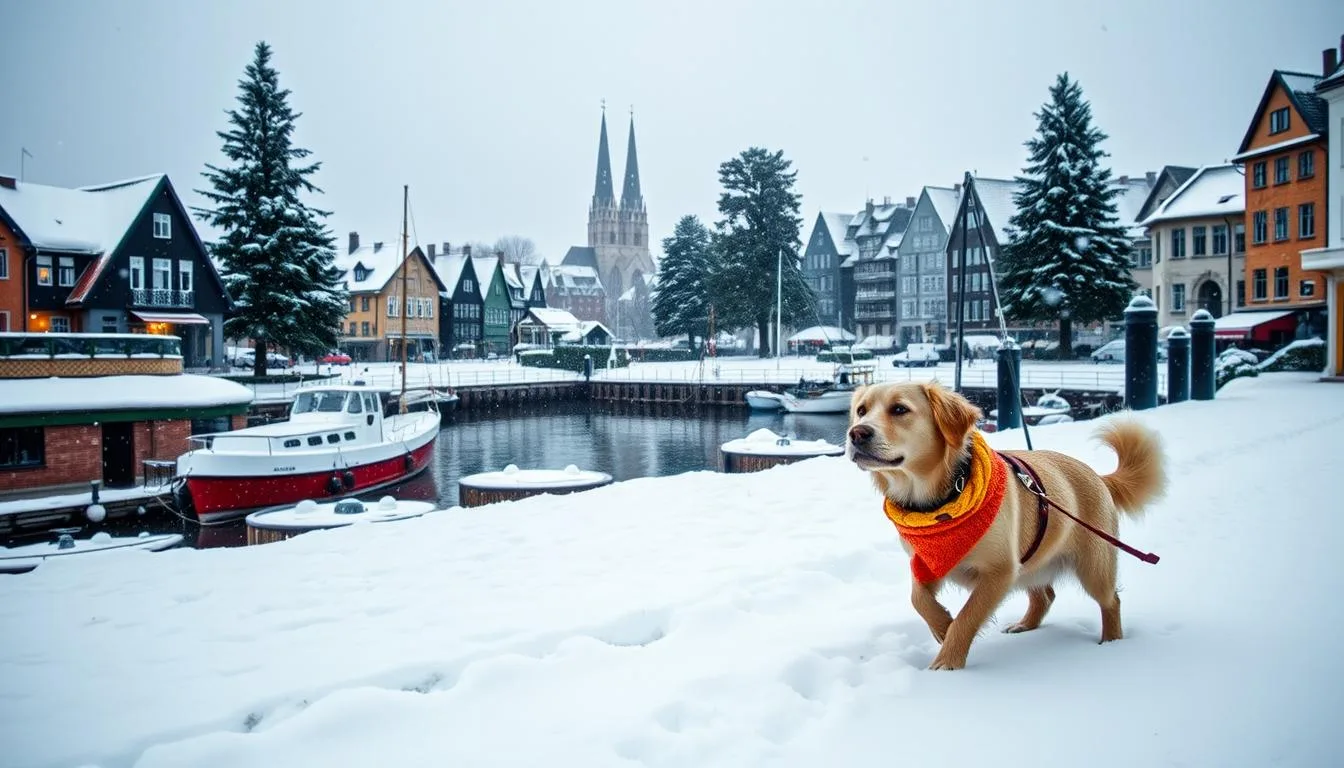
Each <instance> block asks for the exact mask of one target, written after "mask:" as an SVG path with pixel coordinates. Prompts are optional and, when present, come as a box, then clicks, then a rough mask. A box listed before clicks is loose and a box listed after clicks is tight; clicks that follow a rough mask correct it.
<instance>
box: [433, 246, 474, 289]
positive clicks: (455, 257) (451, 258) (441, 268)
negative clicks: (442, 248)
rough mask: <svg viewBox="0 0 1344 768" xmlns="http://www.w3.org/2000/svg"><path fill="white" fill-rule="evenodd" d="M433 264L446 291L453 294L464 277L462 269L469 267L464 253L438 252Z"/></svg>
mask: <svg viewBox="0 0 1344 768" xmlns="http://www.w3.org/2000/svg"><path fill="white" fill-rule="evenodd" d="M433 264H434V271H435V272H436V273H438V275H439V280H441V281H442V282H443V285H444V289H445V291H446V292H447V293H449V294H450V295H451V294H452V292H453V291H455V290H457V283H458V281H460V280H461V279H462V270H464V269H466V268H467V256H466V255H464V254H462V253H448V254H438V255H436V256H435V257H434V262H433Z"/></svg>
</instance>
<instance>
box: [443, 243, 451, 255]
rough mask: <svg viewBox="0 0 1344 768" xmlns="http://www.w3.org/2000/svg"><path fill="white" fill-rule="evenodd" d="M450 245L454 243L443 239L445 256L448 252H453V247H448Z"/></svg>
mask: <svg viewBox="0 0 1344 768" xmlns="http://www.w3.org/2000/svg"><path fill="white" fill-rule="evenodd" d="M450 245H452V243H449V242H448V241H447V240H444V241H443V255H444V256H447V255H448V254H450V253H452V252H453V249H452V248H449V247H448V246H450Z"/></svg>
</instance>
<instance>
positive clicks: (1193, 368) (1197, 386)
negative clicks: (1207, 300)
mask: <svg viewBox="0 0 1344 768" xmlns="http://www.w3.org/2000/svg"><path fill="white" fill-rule="evenodd" d="M1213 347H1214V345H1213V315H1211V314H1209V311H1208V310H1207V309H1201V310H1199V311H1197V312H1195V314H1194V315H1192V316H1191V317H1190V399H1192V400H1212V399H1213V393H1214V391H1216V390H1217V389H1218V387H1217V382H1216V380H1215V376H1214V360H1215V358H1216V357H1217V355H1215V354H1214V349H1213Z"/></svg>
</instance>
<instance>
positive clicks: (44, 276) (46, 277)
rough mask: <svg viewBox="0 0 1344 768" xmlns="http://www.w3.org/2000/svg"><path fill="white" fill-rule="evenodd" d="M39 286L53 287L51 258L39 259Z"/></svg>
mask: <svg viewBox="0 0 1344 768" xmlns="http://www.w3.org/2000/svg"><path fill="white" fill-rule="evenodd" d="M37 284H38V285H51V257H50V256H38V257H37Z"/></svg>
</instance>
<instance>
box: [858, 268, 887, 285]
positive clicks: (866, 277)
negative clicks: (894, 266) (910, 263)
mask: <svg viewBox="0 0 1344 768" xmlns="http://www.w3.org/2000/svg"><path fill="white" fill-rule="evenodd" d="M895 276H896V273H895V272H893V271H891V270H889V269H884V270H882V271H880V272H855V273H854V282H856V283H870V282H873V281H875V280H893V279H895Z"/></svg>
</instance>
